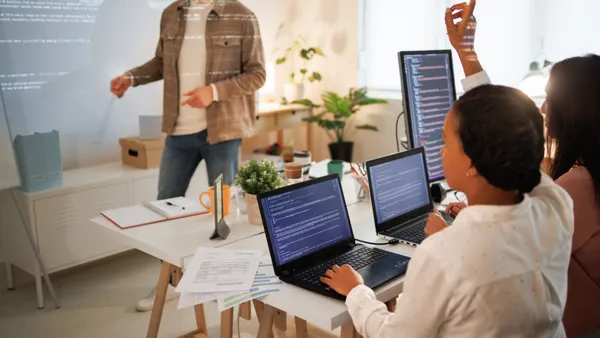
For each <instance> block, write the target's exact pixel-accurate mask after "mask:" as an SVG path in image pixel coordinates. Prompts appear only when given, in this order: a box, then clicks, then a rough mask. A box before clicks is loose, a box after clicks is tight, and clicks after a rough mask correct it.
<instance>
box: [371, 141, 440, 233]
mask: <svg viewBox="0 0 600 338" xmlns="http://www.w3.org/2000/svg"><path fill="white" fill-rule="evenodd" d="M367 175H368V177H369V188H370V189H371V200H372V203H371V204H372V207H373V215H374V216H375V229H376V230H377V233H380V232H383V231H386V230H389V229H391V228H393V227H394V226H397V225H398V224H402V223H405V222H408V221H410V220H412V219H414V218H415V217H418V216H421V215H423V214H429V213H430V212H431V210H433V201H432V200H431V195H430V194H429V181H428V179H427V164H426V163H425V153H424V149H423V147H419V148H415V149H411V150H407V151H404V152H401V153H397V154H392V155H388V156H384V157H380V158H377V159H374V160H370V161H368V162H367Z"/></svg>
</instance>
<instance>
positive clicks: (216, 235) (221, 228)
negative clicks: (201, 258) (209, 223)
mask: <svg viewBox="0 0 600 338" xmlns="http://www.w3.org/2000/svg"><path fill="white" fill-rule="evenodd" d="M230 233H231V228H229V225H227V222H225V218H222V219H221V221H219V222H218V223H217V225H216V226H215V231H213V234H212V235H211V236H210V239H227V237H229V234H230Z"/></svg>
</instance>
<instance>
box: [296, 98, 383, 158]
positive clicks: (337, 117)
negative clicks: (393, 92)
mask: <svg viewBox="0 0 600 338" xmlns="http://www.w3.org/2000/svg"><path fill="white" fill-rule="evenodd" d="M321 100H322V101H323V105H322V106H320V105H317V104H314V103H313V102H312V101H311V100H308V99H303V100H297V101H295V102H294V103H299V104H302V105H305V106H309V107H312V108H318V109H319V110H321V112H320V113H319V114H317V115H314V116H311V117H307V118H305V119H304V121H306V122H310V123H316V124H318V125H319V126H320V127H321V128H323V129H325V131H326V133H327V135H328V136H329V138H330V139H331V143H329V152H330V154H331V159H332V160H340V161H345V162H352V152H353V148H354V143H353V142H350V141H348V137H350V136H351V134H350V133H349V130H350V129H351V126H352V122H353V121H352V117H353V116H354V115H355V114H356V113H358V111H359V110H360V109H361V108H362V107H363V106H367V105H372V104H385V103H387V101H386V100H380V99H373V98H370V97H368V96H367V88H359V89H354V88H351V89H350V91H349V93H348V95H347V96H344V97H342V96H340V95H338V94H336V93H334V92H325V93H323V94H322V95H321ZM356 129H362V130H371V131H378V129H377V127H375V126H373V125H370V124H361V125H356V126H354V130H356Z"/></svg>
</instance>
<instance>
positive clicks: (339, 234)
mask: <svg viewBox="0 0 600 338" xmlns="http://www.w3.org/2000/svg"><path fill="white" fill-rule="evenodd" d="M260 203H261V204H262V205H261V206H262V212H263V215H264V220H265V224H266V226H267V228H268V236H269V241H270V243H271V246H272V251H273V255H274V259H275V264H276V266H281V265H283V264H286V263H289V262H291V261H294V260H297V259H300V258H302V257H304V256H306V255H308V254H311V253H313V252H316V251H318V250H321V249H325V248H327V247H329V246H331V245H335V244H338V243H340V242H342V241H345V240H348V239H350V238H352V230H351V228H350V223H349V220H348V214H347V210H346V205H345V202H344V197H343V195H342V192H341V186H340V182H339V180H338V179H337V178H332V179H330V180H326V181H322V182H319V183H315V184H311V185H308V186H300V187H298V188H296V189H293V190H291V191H287V192H282V193H281V194H277V195H274V196H270V197H265V198H263V199H261V200H260Z"/></svg>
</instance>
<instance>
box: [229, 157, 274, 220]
mask: <svg viewBox="0 0 600 338" xmlns="http://www.w3.org/2000/svg"><path fill="white" fill-rule="evenodd" d="M235 185H236V186H238V187H240V188H241V189H242V190H244V192H246V197H245V199H246V210H247V213H248V221H249V222H250V223H251V224H254V225H262V218H261V216H260V210H259V209H258V201H257V199H256V195H258V194H260V193H264V192H267V191H271V190H274V189H277V188H280V187H282V186H283V179H282V178H281V176H280V175H279V171H278V170H277V168H276V167H275V163H273V162H272V161H269V160H261V161H256V160H252V161H248V162H246V163H244V164H243V165H242V166H241V167H240V170H239V171H238V174H237V177H236V179H235Z"/></svg>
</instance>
